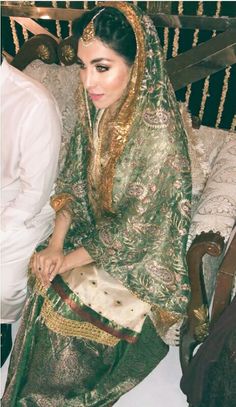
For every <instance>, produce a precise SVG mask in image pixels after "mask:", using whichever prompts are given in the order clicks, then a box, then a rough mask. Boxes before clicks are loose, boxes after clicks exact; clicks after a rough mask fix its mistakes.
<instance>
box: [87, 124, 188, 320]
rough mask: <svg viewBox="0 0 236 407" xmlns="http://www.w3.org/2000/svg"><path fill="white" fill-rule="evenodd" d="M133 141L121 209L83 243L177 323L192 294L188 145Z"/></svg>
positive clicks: (120, 174)
mask: <svg viewBox="0 0 236 407" xmlns="http://www.w3.org/2000/svg"><path fill="white" fill-rule="evenodd" d="M166 137H167V138H168V137H169V136H168V135H167V134H166ZM164 139H165V133H164V132H163V140H164ZM134 143H136V145H135V146H134V145H133V146H132V147H131V148H130V150H129V148H128V147H127V149H126V154H124V157H123V159H122V162H121V163H120V165H119V166H117V170H116V180H115V182H114V194H113V202H114V206H115V207H116V213H115V215H107V216H106V217H104V218H103V220H102V221H101V222H100V223H99V224H98V225H97V226H96V229H95V230H94V232H93V234H92V235H90V236H88V238H86V239H84V240H83V245H84V246H85V248H86V249H87V250H88V252H89V253H90V255H91V256H92V257H93V258H94V260H95V261H96V262H97V263H98V264H99V265H101V266H102V267H103V268H104V269H105V270H106V271H107V272H108V273H110V274H111V275H113V277H115V278H117V279H119V280H120V281H121V282H122V283H123V284H124V285H125V286H126V287H127V288H128V289H130V290H131V291H132V292H133V293H135V294H136V295H137V296H139V297H140V298H142V299H143V300H144V301H146V302H149V303H151V304H154V305H158V306H159V307H161V308H163V310H165V311H166V312H167V311H169V312H171V313H173V315H172V319H173V323H174V322H175V321H177V320H178V319H179V314H183V313H185V309H186V305H187V301H188V295H189V285H188V277H187V265H186V241H187V235H188V228H189V220H190V216H189V215H190V197H191V177H190V171H189V162H188V159H187V156H186V154H185V153H184V151H186V150H185V147H184V145H183V144H182V145H181V144H180V145H179V147H178V146H175V144H174V143H173V144H171V143H169V142H166V143H165V142H163V145H157V143H156V144H155V143H153V145H152V147H153V148H151V149H150V143H151V141H150V140H149V144H148V141H147V142H146V143H141V145H140V146H139V143H138V142H137V140H135V141H134ZM181 148H183V152H182V151H181ZM134 152H135V153H134ZM131 157H132V159H130V158H131Z"/></svg>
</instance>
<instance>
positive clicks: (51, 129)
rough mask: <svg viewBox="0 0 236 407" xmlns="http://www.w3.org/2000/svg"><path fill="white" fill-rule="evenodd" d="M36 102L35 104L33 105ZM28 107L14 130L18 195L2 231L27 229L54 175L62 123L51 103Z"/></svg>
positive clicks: (47, 194)
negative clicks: (16, 150)
mask: <svg viewBox="0 0 236 407" xmlns="http://www.w3.org/2000/svg"><path fill="white" fill-rule="evenodd" d="M34 102H35V101H34ZM36 102H37V103H34V104H33V106H30V107H29V111H28V112H27V115H23V116H22V120H21V121H20V123H18V124H17V126H18V127H17V126H16V132H18V131H19V132H20V134H19V137H17V139H16V142H19V143H20V160H19V163H18V165H19V169H20V176H19V178H20V185H21V188H20V192H19V194H18V195H17V197H16V198H15V199H14V200H13V201H11V202H10V203H9V205H8V206H7V207H6V208H5V209H4V210H3V212H2V226H3V229H5V230H10V229H16V228H19V227H22V225H26V226H27V225H30V221H31V220H32V219H33V218H34V216H35V215H37V214H38V213H39V212H40V211H41V209H42V207H43V206H44V205H45V204H46V202H47V201H48V200H49V197H50V194H51V192H52V188H53V183H54V181H55V178H56V174H57V164H58V156H59V149H60V140H61V119H60V114H59V111H58V109H57V107H56V105H55V104H54V102H53V99H50V98H47V97H46V96H45V97H43V98H42V100H41V101H36Z"/></svg>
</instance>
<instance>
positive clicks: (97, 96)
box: [89, 93, 103, 102]
mask: <svg viewBox="0 0 236 407" xmlns="http://www.w3.org/2000/svg"><path fill="white" fill-rule="evenodd" d="M89 97H90V99H91V100H92V101H94V102H95V101H97V100H100V99H101V98H102V97H103V94H102V93H101V94H97V93H89Z"/></svg>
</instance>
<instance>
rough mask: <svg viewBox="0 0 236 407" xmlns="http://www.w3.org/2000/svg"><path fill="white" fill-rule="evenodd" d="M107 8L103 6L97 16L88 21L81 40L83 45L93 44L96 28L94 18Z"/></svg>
mask: <svg viewBox="0 0 236 407" xmlns="http://www.w3.org/2000/svg"><path fill="white" fill-rule="evenodd" d="M103 10H105V8H102V9H101V10H99V11H98V13H97V14H95V16H93V18H92V20H91V21H90V22H89V23H88V25H87V26H86V27H85V29H84V31H83V34H82V37H81V40H82V42H83V45H84V46H85V47H88V46H89V45H91V44H92V42H93V41H94V40H95V28H94V24H93V22H94V20H95V18H96V17H97V16H98V15H99V14H100V13H101V12H102V11H103Z"/></svg>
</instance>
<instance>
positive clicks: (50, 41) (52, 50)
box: [11, 34, 59, 71]
mask: <svg viewBox="0 0 236 407" xmlns="http://www.w3.org/2000/svg"><path fill="white" fill-rule="evenodd" d="M57 48H58V43H57V41H56V40H55V39H54V38H52V37H51V36H50V35H47V34H38V35H35V36H34V37H32V38H30V39H29V40H28V41H26V42H25V43H24V44H23V46H22V47H21V48H20V50H19V52H18V53H17V54H16V56H15V57H14V58H13V60H12V61H11V65H13V66H14V67H15V68H18V69H19V70H21V71H22V70H23V69H25V68H26V66H27V65H29V64H30V63H31V62H32V61H34V60H35V59H41V61H43V62H45V63H46V64H53V63H55V64H58V63H59V58H58V53H57Z"/></svg>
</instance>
